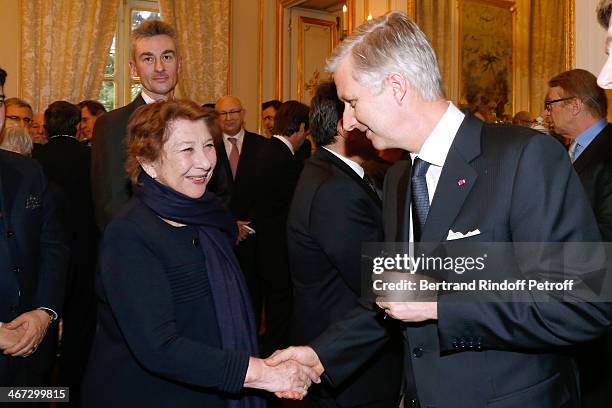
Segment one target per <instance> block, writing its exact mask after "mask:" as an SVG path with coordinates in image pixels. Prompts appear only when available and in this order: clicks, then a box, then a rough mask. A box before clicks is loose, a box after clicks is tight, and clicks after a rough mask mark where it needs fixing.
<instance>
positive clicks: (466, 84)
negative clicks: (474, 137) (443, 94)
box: [458, 0, 516, 122]
mask: <svg viewBox="0 0 612 408" xmlns="http://www.w3.org/2000/svg"><path fill="white" fill-rule="evenodd" d="M458 5H459V87H460V89H459V95H460V99H459V104H460V105H461V106H467V107H469V109H470V110H471V111H472V112H475V113H479V114H480V115H482V116H483V117H484V119H485V120H487V121H492V122H495V121H506V120H508V119H509V118H512V115H513V113H514V107H515V100H514V99H515V89H516V83H515V80H516V67H515V62H516V58H515V56H514V50H515V47H514V45H515V32H516V6H515V2H514V1H510V0H459V2H458Z"/></svg>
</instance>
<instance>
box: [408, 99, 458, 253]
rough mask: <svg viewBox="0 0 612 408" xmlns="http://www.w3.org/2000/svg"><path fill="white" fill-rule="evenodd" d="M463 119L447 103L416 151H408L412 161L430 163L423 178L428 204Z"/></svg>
mask: <svg viewBox="0 0 612 408" xmlns="http://www.w3.org/2000/svg"><path fill="white" fill-rule="evenodd" d="M463 119H465V114H464V113H463V112H461V111H460V110H459V109H458V108H457V107H456V106H455V105H453V103H452V102H449V103H448V109H447V110H446V112H445V113H444V115H443V116H442V118H441V119H440V121H439V122H438V124H437V125H436V127H435V128H434V130H433V131H432V132H431V134H430V135H429V136H427V139H425V142H424V143H423V146H421V151H419V152H418V153H410V158H411V159H412V163H414V159H415V157H417V156H418V157H419V158H420V159H421V160H425V161H426V162H428V163H430V165H429V168H428V169H427V173H426V174H425V180H426V182H427V192H428V194H429V204H431V202H432V201H433V198H434V195H435V193H436V188H437V187H438V181H439V180H440V175H441V174H442V168H443V166H444V163H445V162H446V156H447V155H448V151H449V150H450V147H451V145H452V144H453V141H454V140H455V136H456V135H457V131H458V130H459V127H460V126H461V123H463ZM410 241H411V242H412V241H414V235H413V232H412V205H410Z"/></svg>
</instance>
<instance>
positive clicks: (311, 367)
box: [244, 346, 324, 400]
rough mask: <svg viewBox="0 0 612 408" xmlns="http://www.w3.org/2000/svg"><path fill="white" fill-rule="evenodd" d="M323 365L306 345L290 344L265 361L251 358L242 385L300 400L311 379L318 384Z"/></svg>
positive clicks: (280, 396)
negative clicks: (293, 345) (290, 345)
mask: <svg viewBox="0 0 612 408" xmlns="http://www.w3.org/2000/svg"><path fill="white" fill-rule="evenodd" d="M323 371H324V368H323V365H322V364H321V361H320V360H319V357H318V356H317V353H315V351H314V350H313V349H312V348H310V347H308V346H300V347H289V348H287V349H284V350H278V351H276V352H274V354H272V355H271V356H270V357H268V358H267V359H265V360H262V359H258V358H255V357H251V358H250V359H249V368H248V370H247V374H246V378H245V380H244V386H245V387H246V388H257V389H261V390H266V391H269V392H273V393H274V394H275V395H276V396H277V397H279V398H288V399H296V400H301V399H302V398H304V397H305V396H306V394H307V393H308V387H310V385H311V384H312V383H313V382H314V383H316V384H318V383H320V382H321V380H320V378H319V377H320V376H321V374H323Z"/></svg>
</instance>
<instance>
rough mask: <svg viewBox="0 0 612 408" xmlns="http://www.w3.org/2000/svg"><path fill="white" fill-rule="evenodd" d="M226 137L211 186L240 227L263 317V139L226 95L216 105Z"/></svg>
mask: <svg viewBox="0 0 612 408" xmlns="http://www.w3.org/2000/svg"><path fill="white" fill-rule="evenodd" d="M215 109H216V111H217V112H218V113H219V120H220V122H221V129H222V130H223V137H222V139H221V140H215V149H216V150H217V165H216V166H215V170H214V172H213V176H212V179H211V181H210V184H209V189H210V191H212V192H214V193H215V194H216V195H217V196H218V197H219V198H220V199H221V201H222V202H223V203H224V204H225V205H226V206H227V207H228V208H229V210H230V211H231V213H232V214H233V216H234V219H235V220H236V223H237V224H238V234H239V236H238V241H239V242H238V245H237V246H236V256H237V257H238V261H239V262H240V267H241V269H242V272H243V273H244V274H245V277H246V281H247V286H248V287H249V291H250V293H251V298H252V299H251V300H252V301H253V307H254V311H255V316H256V319H257V321H258V322H259V318H260V315H261V307H262V306H261V305H262V296H261V287H260V283H259V280H258V278H257V255H256V251H257V243H256V241H257V239H258V238H257V233H256V232H257V226H256V225H255V224H254V223H253V220H254V217H255V195H256V166H257V152H258V150H259V148H260V146H261V144H262V143H264V142H265V138H264V137H263V136H260V135H258V134H257V133H252V132H249V131H247V130H245V129H244V117H245V115H246V111H245V109H244V108H243V107H242V103H241V102H240V100H239V99H238V98H236V97H235V96H231V95H226V96H223V97H222V98H220V99H219V100H218V101H217V103H216V104H215Z"/></svg>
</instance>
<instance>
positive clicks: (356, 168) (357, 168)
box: [323, 146, 365, 178]
mask: <svg viewBox="0 0 612 408" xmlns="http://www.w3.org/2000/svg"><path fill="white" fill-rule="evenodd" d="M323 148H324V149H325V150H327V151H328V152H330V153H331V154H333V155H334V156H336V157H337V158H339V159H340V160H342V161H343V162H344V163H345V164H346V165H347V166H349V167H350V168H351V169H353V171H354V172H355V173H357V175H358V176H359V177H360V178H363V175H364V174H365V170H363V167H361V166H360V165H359V164H357V163H356V162H354V161H353V160H351V159H349V158H348V157H344V156H342V155H341V154H338V153H336V152H334V151H333V150H331V149H328V148H327V147H325V146H323Z"/></svg>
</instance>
